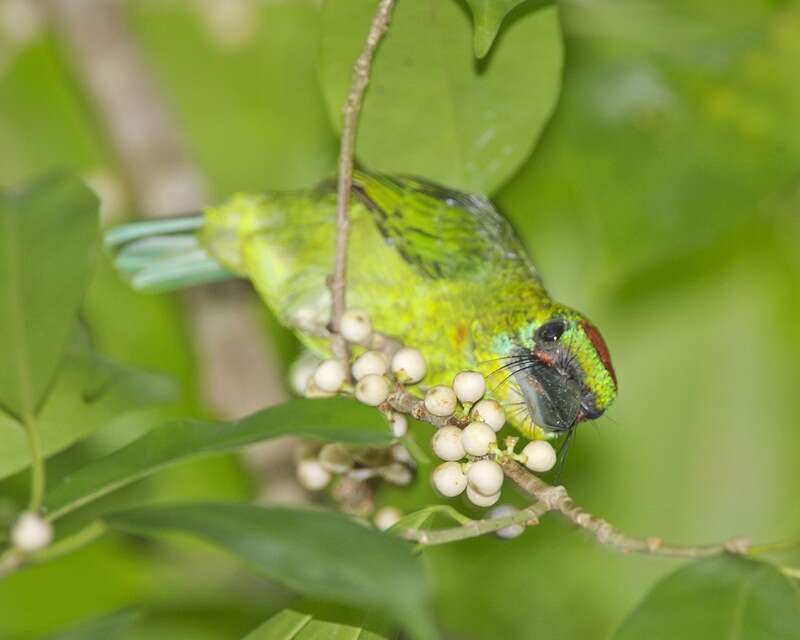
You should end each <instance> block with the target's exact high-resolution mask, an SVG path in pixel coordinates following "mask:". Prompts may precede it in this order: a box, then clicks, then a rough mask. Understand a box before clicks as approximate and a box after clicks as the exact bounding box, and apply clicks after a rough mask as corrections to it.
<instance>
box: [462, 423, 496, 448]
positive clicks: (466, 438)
mask: <svg viewBox="0 0 800 640" xmlns="http://www.w3.org/2000/svg"><path fill="white" fill-rule="evenodd" d="M496 442H497V435H496V434H495V432H494V430H493V429H492V428H491V427H490V426H489V425H488V424H486V423H485V422H470V423H469V424H468V425H467V426H466V427H464V430H463V431H462V432H461V444H463V445H464V451H466V452H467V453H468V454H470V455H471V456H485V455H486V454H487V453H489V448H490V447H491V445H492V444H495V443H496Z"/></svg>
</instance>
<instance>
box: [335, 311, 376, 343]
mask: <svg viewBox="0 0 800 640" xmlns="http://www.w3.org/2000/svg"><path fill="white" fill-rule="evenodd" d="M339 331H340V332H341V334H342V337H343V338H344V339H345V340H347V341H348V342H355V343H361V342H365V341H366V340H367V338H369V337H370V335H372V322H370V319H369V314H367V312H366V311H362V310H361V309H348V310H347V311H345V312H344V313H343V314H342V321H341V323H340V325H339Z"/></svg>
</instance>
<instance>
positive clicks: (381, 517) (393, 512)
mask: <svg viewBox="0 0 800 640" xmlns="http://www.w3.org/2000/svg"><path fill="white" fill-rule="evenodd" d="M402 517H403V513H402V511H400V509H398V508H397V507H381V508H380V509H378V511H377V512H376V513H375V517H374V518H373V520H374V522H375V526H376V527H377V528H378V529H379V530H380V531H386V530H387V529H391V528H392V527H393V526H394V525H395V524H397V522H398V521H399V520H400V518H402Z"/></svg>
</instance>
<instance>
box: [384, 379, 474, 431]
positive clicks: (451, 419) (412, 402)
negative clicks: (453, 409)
mask: <svg viewBox="0 0 800 640" xmlns="http://www.w3.org/2000/svg"><path fill="white" fill-rule="evenodd" d="M381 409H382V410H383V411H387V410H394V411H397V412H398V413H404V414H406V415H409V416H411V417H413V418H416V419H417V420H422V421H423V422H427V423H428V424H432V425H433V426H434V427H446V426H449V425H453V426H456V427H465V426H466V425H467V424H468V422H469V420H466V419H464V418H458V417H456V416H447V417H441V416H435V415H433V414H432V413H431V412H430V411H428V410H427V409H426V408H425V401H424V400H422V398H418V397H417V396H415V395H414V394H412V393H409V392H408V391H406V390H405V388H404V387H403V385H401V384H398V385H397V386H396V387H395V390H394V391H392V393H391V394H389V397H388V398H387V399H386V402H384V403H383V405H381Z"/></svg>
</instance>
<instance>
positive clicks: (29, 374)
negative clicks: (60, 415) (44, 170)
mask: <svg viewBox="0 0 800 640" xmlns="http://www.w3.org/2000/svg"><path fill="white" fill-rule="evenodd" d="M98 224H99V222H98V213H97V198H96V197H95V196H94V194H93V193H92V192H91V191H90V190H89V189H88V188H87V187H86V186H85V185H84V184H83V183H82V182H81V181H80V180H78V179H77V178H74V177H70V176H62V177H51V178H48V179H46V180H42V181H41V182H38V183H37V184H34V185H32V186H29V187H26V188H25V189H23V190H21V191H12V192H7V193H5V194H0V407H2V408H4V409H5V410H6V411H8V412H9V413H10V414H12V415H13V416H15V417H17V418H19V417H21V416H33V415H34V414H35V413H36V412H37V411H38V410H39V408H40V406H41V404H42V402H43V400H44V398H45V395H46V393H47V390H48V388H49V387H50V384H51V382H52V379H53V376H54V373H55V370H56V367H57V366H58V363H59V361H60V360H61V355H62V353H63V351H64V347H65V345H66V342H67V338H68V336H69V334H70V333H71V332H72V329H73V325H74V322H75V317H76V315H77V313H78V305H79V304H80V301H81V298H82V297H83V294H84V291H85V289H86V287H87V285H88V284H89V278H90V276H91V273H92V263H93V261H94V257H95V254H96V248H97V247H96V245H97V234H98Z"/></svg>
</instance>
